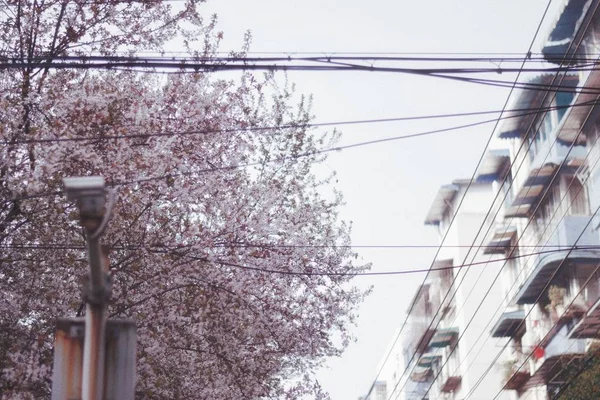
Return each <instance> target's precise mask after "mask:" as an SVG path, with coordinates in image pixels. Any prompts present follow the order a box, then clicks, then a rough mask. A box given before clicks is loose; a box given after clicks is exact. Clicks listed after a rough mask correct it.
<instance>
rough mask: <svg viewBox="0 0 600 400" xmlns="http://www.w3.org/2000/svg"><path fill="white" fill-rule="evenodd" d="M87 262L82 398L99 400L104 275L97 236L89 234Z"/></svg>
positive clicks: (105, 286) (105, 285)
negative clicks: (88, 269) (88, 267)
mask: <svg viewBox="0 0 600 400" xmlns="http://www.w3.org/2000/svg"><path fill="white" fill-rule="evenodd" d="M87 242H88V252H89V263H90V275H89V282H88V283H89V285H88V286H87V293H86V300H87V305H86V313H85V338H84V344H83V377H82V399H83V400H102V398H103V393H102V391H103V386H104V350H105V331H106V329H105V325H106V315H105V309H106V299H107V296H106V294H107V292H108V291H107V282H106V281H107V279H106V277H107V275H106V271H105V267H104V266H103V265H102V264H103V257H102V254H101V249H100V240H99V238H98V237H94V236H93V235H88V241H87Z"/></svg>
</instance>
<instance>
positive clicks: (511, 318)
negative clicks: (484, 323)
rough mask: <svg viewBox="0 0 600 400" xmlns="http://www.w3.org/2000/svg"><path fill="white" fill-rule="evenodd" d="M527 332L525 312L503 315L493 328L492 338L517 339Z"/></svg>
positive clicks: (519, 311) (517, 311) (512, 312)
mask: <svg viewBox="0 0 600 400" xmlns="http://www.w3.org/2000/svg"><path fill="white" fill-rule="evenodd" d="M524 332H525V312H524V311H523V310H516V311H508V312H505V313H502V315H501V316H500V318H499V319H498V322H496V325H494V327H493V328H492V332H491V334H492V337H495V338H500V337H511V338H514V337H517V336H523V333H524Z"/></svg>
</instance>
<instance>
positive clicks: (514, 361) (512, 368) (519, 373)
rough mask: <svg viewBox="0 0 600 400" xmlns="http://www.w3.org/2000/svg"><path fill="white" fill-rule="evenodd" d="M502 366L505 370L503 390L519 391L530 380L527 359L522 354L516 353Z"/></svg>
mask: <svg viewBox="0 0 600 400" xmlns="http://www.w3.org/2000/svg"><path fill="white" fill-rule="evenodd" d="M504 365H505V368H506V371H505V372H506V381H505V384H504V389H505V390H517V391H520V390H521V388H523V386H524V385H525V384H526V383H527V382H528V381H529V378H531V376H530V375H529V361H528V360H527V357H526V356H525V355H524V354H523V353H520V352H517V353H515V354H514V355H513V356H512V357H511V358H510V359H509V360H508V361H506V362H505V364H504Z"/></svg>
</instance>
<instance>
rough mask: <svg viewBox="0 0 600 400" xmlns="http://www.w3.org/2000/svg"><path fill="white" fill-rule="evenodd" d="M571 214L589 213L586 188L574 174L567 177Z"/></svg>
mask: <svg viewBox="0 0 600 400" xmlns="http://www.w3.org/2000/svg"><path fill="white" fill-rule="evenodd" d="M567 188H568V191H569V204H570V205H571V208H570V214H571V215H588V214H589V213H590V210H589V204H588V199H587V193H586V189H585V187H584V186H583V184H582V183H581V181H580V180H579V178H577V177H576V176H572V177H569V178H567Z"/></svg>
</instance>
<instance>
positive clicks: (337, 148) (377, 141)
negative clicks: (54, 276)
mask: <svg viewBox="0 0 600 400" xmlns="http://www.w3.org/2000/svg"><path fill="white" fill-rule="evenodd" d="M496 121H497V119H490V120H485V121H479V122H474V123H470V124H463V125H459V126H453V127H449V128H442V129H434V130H429V131H424V132H419V133H415V134H410V135H402V136H394V137H388V138H382V139H375V140H370V141H365V142H357V143H353V144H348V145H342V146H334V147H329V148H324V149H319V150H314V151H309V152H305V153H300V154H297V155H293V156H287V157H281V158H278V159H276V160H270V161H267V163H269V164H273V163H280V162H283V161H289V160H295V159H299V158H302V157H309V156H314V155H319V154H325V153H330V152H337V151H342V150H346V149H352V148H357V147H363V146H368V145H373V144H380V143H385V142H391V141H397V140H402V139H408V138H414V137H419V136H426V135H431V134H435V133H442V132H448V131H453V130H458V129H464V128H470V127H474V126H478V125H483V124H488V123H494V122H496ZM259 165H263V162H258V161H257V162H249V163H242V164H234V165H228V166H220V167H214V166H211V167H210V168H205V169H199V170H196V171H192V172H176V173H175V172H174V173H170V174H163V175H159V176H154V177H145V178H137V179H130V180H121V181H113V182H111V183H110V184H109V186H111V187H115V186H121V185H131V184H138V183H145V182H152V181H159V180H163V179H167V178H175V177H182V176H193V175H201V174H205V173H215V172H218V171H230V170H235V169H240V168H248V167H253V166H259ZM62 193H63V192H62V191H60V190H59V191H51V192H41V193H37V194H33V193H32V194H28V195H20V196H16V197H13V198H11V199H5V200H3V201H1V202H0V203H9V202H16V201H22V200H31V199H37V198H44V197H52V196H57V195H61V194H62Z"/></svg>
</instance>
